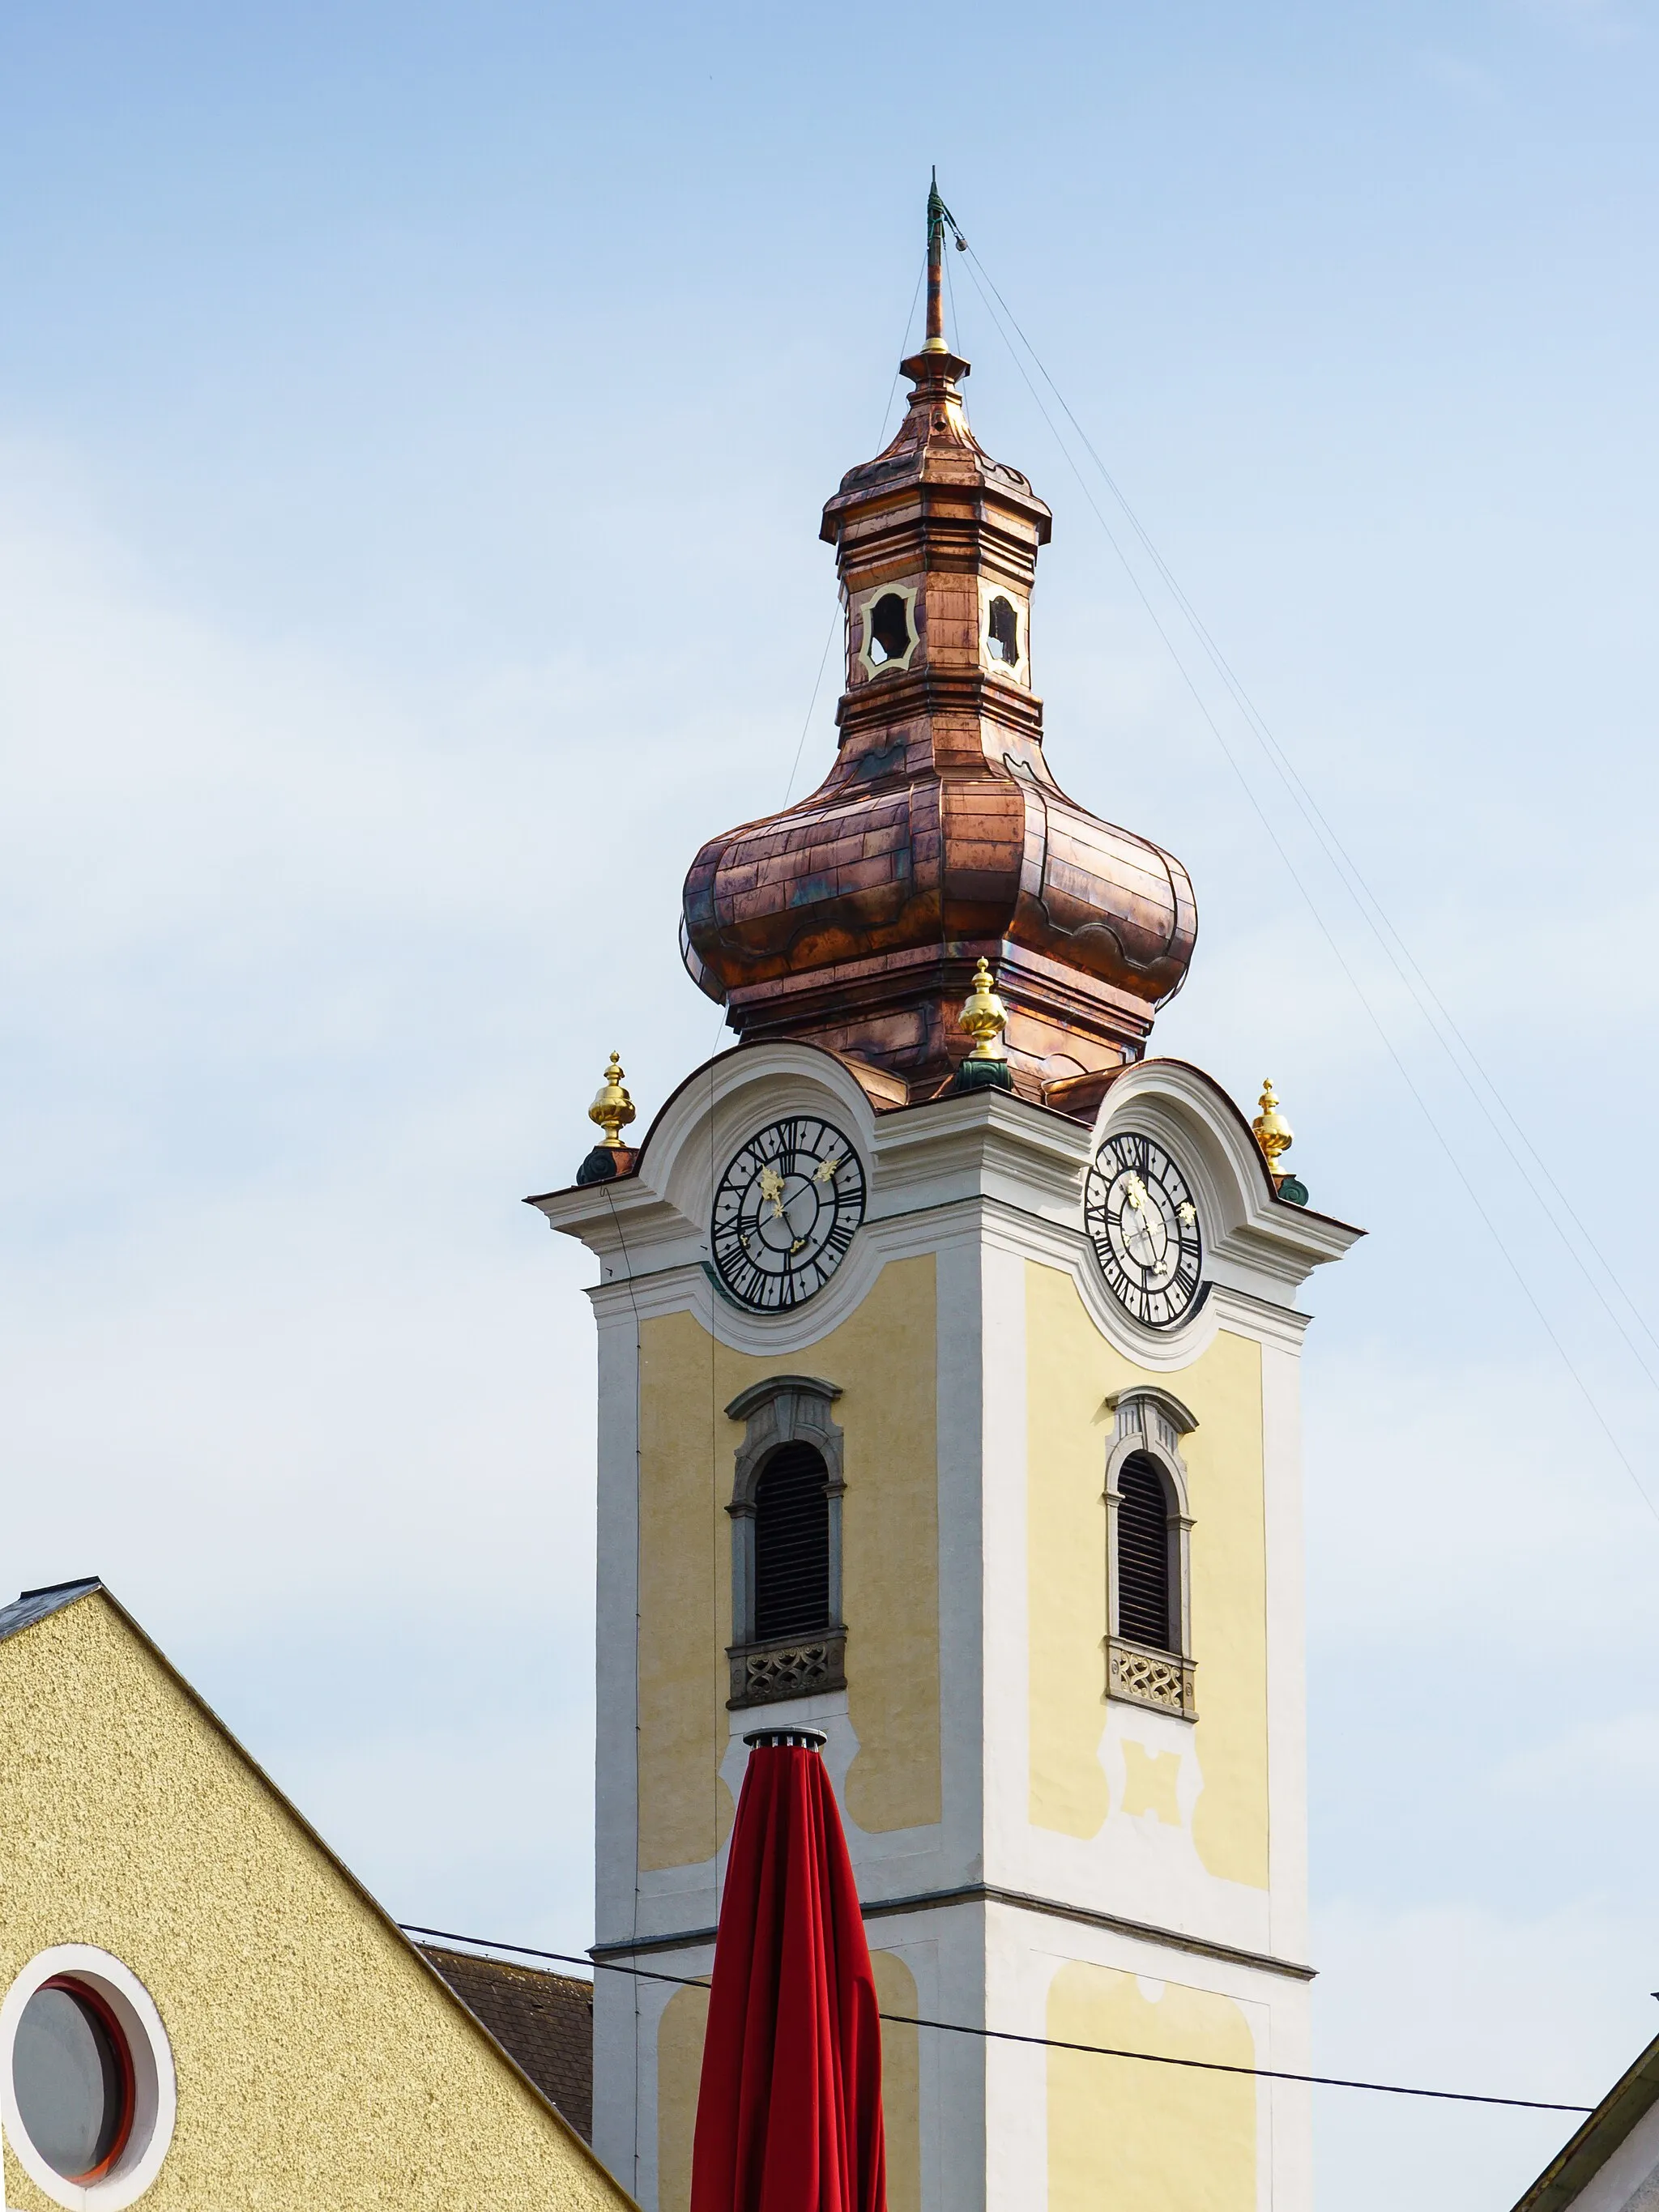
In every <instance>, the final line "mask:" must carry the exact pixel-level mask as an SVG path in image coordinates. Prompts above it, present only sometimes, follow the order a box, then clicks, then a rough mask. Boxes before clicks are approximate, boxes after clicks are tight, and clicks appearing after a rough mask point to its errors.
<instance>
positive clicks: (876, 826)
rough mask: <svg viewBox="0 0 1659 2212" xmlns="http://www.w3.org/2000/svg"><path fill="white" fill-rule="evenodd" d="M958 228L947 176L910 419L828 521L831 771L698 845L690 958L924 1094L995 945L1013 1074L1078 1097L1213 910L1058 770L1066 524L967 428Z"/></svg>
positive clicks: (950, 1067)
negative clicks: (1039, 580)
mask: <svg viewBox="0 0 1659 2212" xmlns="http://www.w3.org/2000/svg"><path fill="white" fill-rule="evenodd" d="M949 220H950V218H949V216H948V215H947V213H946V211H945V207H944V204H943V203H942V202H941V201H940V200H939V194H938V191H937V190H935V191H933V192H932V193H931V194H930V195H929V199H928V288H927V289H928V298H927V339H926V343H924V344H923V346H922V349H921V352H920V353H917V354H915V355H912V356H911V357H910V358H909V359H908V361H906V362H903V364H902V368H903V371H904V374H906V375H907V376H908V378H909V379H910V380H911V385H912V390H911V392H910V398H909V404H908V409H907V410H906V413H905V417H904V421H903V422H902V424H901V426H900V428H899V431H898V435H896V437H895V438H894V440H893V441H892V443H891V444H890V446H889V447H887V448H886V450H885V452H884V453H881V454H879V455H878V457H877V458H876V459H874V460H872V461H866V462H865V463H864V464H863V465H861V466H860V467H858V468H854V469H850V470H849V471H848V473H847V475H846V476H845V477H842V483H841V489H840V490H839V491H838V492H837V493H836V495H835V497H834V498H833V499H831V500H830V501H829V504H828V505H827V506H826V507H825V508H824V510H823V529H822V533H821V534H822V535H823V538H825V539H826V540H827V541H828V542H829V544H832V545H834V547H835V548H836V566H837V569H838V572H839V574H840V578H841V584H842V598H843V600H844V603H845V605H846V609H847V633H846V678H845V684H846V688H845V690H843V692H842V699H841V703H840V706H839V708H837V710H836V720H837V723H838V725H839V727H840V732H841V738H840V744H839V748H838V750H837V755H836V763H835V765H834V767H833V768H832V769H831V770H830V772H829V775H828V777H827V778H826V779H825V781H823V784H822V785H821V786H820V787H819V788H818V789H817V791H815V792H814V793H811V796H810V797H809V798H807V799H803V800H801V801H800V802H799V804H798V805H794V806H791V807H788V808H786V809H785V810H784V811H782V812H781V813H778V814H772V815H769V816H767V817H765V818H764V819H763V820H761V821H758V822H750V823H744V824H743V825H742V826H741V827H740V828H738V829H731V830H727V831H726V833H725V835H724V836H719V837H715V838H712V839H711V840H710V841H709V842H708V844H706V845H705V846H704V847H703V848H702V851H701V852H700V853H699V854H698V855H697V857H696V860H695V861H694V862H693V863H692V866H691V870H690V874H689V875H688V876H687V878H686V882H685V895H684V924H683V927H682V933H681V935H682V949H683V951H684V956H685V962H686V965H687V967H688V968H689V969H690V972H691V974H692V975H693V977H694V978H695V979H696V981H697V982H698V984H699V985H700V986H701V987H702V989H703V990H704V991H706V992H707V993H708V995H709V996H710V997H711V998H713V999H714V1000H718V1001H720V1003H721V1004H723V1005H724V1006H726V1018H727V1020H728V1021H729V1023H730V1024H731V1026H732V1028H733V1029H734V1030H737V1031H738V1035H739V1036H740V1037H741V1038H742V1039H743V1040H744V1042H752V1041H757V1040H759V1039H762V1038H773V1037H786V1036H789V1037H803V1038H810V1039H811V1040H812V1041H813V1042H817V1043H820V1044H823V1045H828V1046H829V1047H830V1048H832V1049H834V1050H836V1051H839V1052H841V1053H843V1054H847V1055H848V1057H850V1058H852V1059H853V1060H861V1061H867V1062H872V1063H874V1065H875V1066H878V1067H880V1068H883V1069H884V1070H886V1071H888V1073H889V1075H890V1077H891V1076H896V1077H897V1078H899V1079H901V1080H902V1083H903V1085H904V1086H905V1093H906V1095H907V1096H908V1097H910V1098H912V1099H916V1098H925V1097H933V1095H935V1093H937V1092H938V1091H940V1090H942V1089H943V1088H944V1087H945V1085H946V1084H948V1083H949V1082H950V1081H951V1078H952V1074H953V1071H954V1069H955V1066H956V1065H957V1062H958V1061H959V1060H962V1059H963V1058H964V1057H965V1056H966V1055H967V1054H968V1053H969V1050H970V1049H971V1040H970V1039H969V1037H968V1036H966V1034H965V1033H964V1032H963V1029H962V1026H961V1024H960V1021H959V1018H958V1012H959V1009H960V1007H961V1006H962V1004H963V999H964V997H965V996H966V995H967V994H969V993H970V991H971V989H972V986H973V979H974V975H975V968H976V964H977V963H978V962H979V961H980V960H981V959H986V960H988V961H989V962H990V963H991V966H992V967H993V969H994V971H995V975H996V981H997V990H998V992H999V994H1000V996H1001V998H1002V1000H1003V1001H1004V1002H1005V1004H1006V1009H1007V1017H1008V1019H1007V1027H1006V1032H1005V1044H1006V1053H1007V1058H1008V1064H1009V1072H1010V1075H1011V1077H1012V1082H1013V1085H1014V1087H1015V1088H1016V1089H1017V1090H1018V1091H1021V1092H1022V1093H1023V1094H1024V1095H1025V1096H1027V1097H1045V1098H1049V1099H1051V1100H1052V1103H1055V1104H1064V1103H1074V1104H1076V1105H1078V1106H1079V1109H1081V1108H1082V1107H1083V1106H1085V1105H1086V1104H1087V1103H1089V1101H1090V1100H1091V1097H1093V1096H1095V1095H1097V1093H1098V1091H1099V1090H1100V1088H1101V1085H1102V1083H1103V1080H1105V1079H1108V1078H1109V1076H1110V1074H1111V1073H1114V1072H1115V1070H1116V1069H1117V1068H1119V1067H1120V1066H1122V1065H1123V1064H1124V1063H1125V1062H1126V1061H1127V1060H1134V1059H1138V1058H1139V1056H1140V1054H1141V1053H1142V1051H1143V1050H1144V1049H1145V1044H1146V1036H1147V1034H1148V1032H1149V1030H1151V1028H1152V1017H1153V1015H1154V1013H1155V1012H1156V1011H1157V1009H1158V1006H1161V1005H1162V1004H1163V1003H1164V1000H1167V999H1168V998H1170V996H1171V995H1172V994H1174V993H1175V992H1176V990H1178V989H1179V988H1180V987H1181V984H1182V981H1183V980H1184V979H1185V976H1186V972H1187V965H1188V961H1189V960H1190V958H1191V957H1192V951H1193V943H1194V936H1195V934H1196V930H1197V910H1196V908H1195V907H1194V901H1193V890H1192V884H1191V883H1190V881H1189V879H1188V875H1187V872H1186V870H1185V869H1184V868H1183V867H1182V865H1181V863H1180V861H1179V860H1176V859H1174V858H1173V856H1172V855H1171V854H1168V853H1166V852H1164V850H1163V849H1162V848H1160V847H1159V846H1158V845H1155V844H1153V843H1152V842H1151V840H1150V839H1148V838H1145V837H1141V836H1137V835H1136V834H1135V833H1134V832H1133V831H1132V830H1128V829H1118V828H1116V827H1115V826H1114V825H1113V824H1112V823H1109V822H1103V821H1102V820H1100V819H1099V818H1098V817H1097V816H1095V815H1093V814H1091V813H1090V812H1088V811H1087V810H1086V809H1085V808H1084V807H1082V806H1080V805H1078V803H1077V802H1076V800H1074V799H1071V798H1070V797H1068V796H1067V794H1066V793H1065V792H1064V791H1062V790H1061V789H1060V786H1059V785H1058V784H1057V783H1056V782H1055V781H1054V776H1053V775H1052V773H1051V772H1050V769H1049V768H1048V761H1047V758H1046V757H1045V754H1044V750H1043V739H1042V701H1041V700H1040V699H1039V698H1038V697H1037V696H1036V693H1035V692H1034V691H1033V690H1032V689H1031V678H1030V606H1031V591H1032V586H1033V583H1034V581H1035V578H1036V556H1037V551H1038V549H1039V548H1040V547H1041V546H1042V545H1044V544H1047V543H1048V532H1049V513H1048V508H1047V507H1045V506H1044V505H1043V503H1042V501H1041V500H1040V499H1039V498H1038V497H1037V496H1036V493H1035V492H1034V491H1033V490H1032V489H1031V487H1030V483H1029V482H1028V481H1027V479H1026V478H1025V477H1023V476H1022V475H1021V474H1020V473H1019V471H1018V470H1017V469H1012V468H1010V467H1008V466H1007V465H1006V464H1005V463H1002V462H1000V461H994V460H993V459H991V457H990V455H989V454H988V453H986V452H985V450H984V448H983V447H981V445H980V443H979V441H978V440H977V439H976V438H975V436H974V434H973V432H972V430H971V429H970V428H969V424H968V416H967V410H966V408H965V406H964V405H963V398H962V392H961V383H962V380H963V378H964V377H965V376H966V375H967V374H968V368H969V364H968V363H967V362H965V361H963V359H961V358H960V356H957V355H956V354H954V353H952V352H951V349H950V348H949V346H948V345H947V344H946V343H945V331H944V316H943V313H942V304H941V299H940V264H941V262H942V258H943V246H944V239H945V224H946V222H948V221H949ZM887 1087H888V1086H884V1089H886V1088H887Z"/></svg>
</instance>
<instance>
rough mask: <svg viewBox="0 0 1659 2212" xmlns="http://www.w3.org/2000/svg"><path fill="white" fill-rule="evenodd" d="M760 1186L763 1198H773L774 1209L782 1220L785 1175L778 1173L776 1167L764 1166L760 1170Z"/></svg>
mask: <svg viewBox="0 0 1659 2212" xmlns="http://www.w3.org/2000/svg"><path fill="white" fill-rule="evenodd" d="M760 1187H761V1196H762V1197H763V1198H769V1199H770V1200H771V1201H772V1211H773V1212H774V1213H775V1215H776V1216H777V1218H779V1219H780V1220H781V1219H782V1218H783V1177H782V1176H781V1175H780V1174H779V1173H778V1171H777V1170H776V1169H775V1168H763V1169H762V1170H761V1171H760Z"/></svg>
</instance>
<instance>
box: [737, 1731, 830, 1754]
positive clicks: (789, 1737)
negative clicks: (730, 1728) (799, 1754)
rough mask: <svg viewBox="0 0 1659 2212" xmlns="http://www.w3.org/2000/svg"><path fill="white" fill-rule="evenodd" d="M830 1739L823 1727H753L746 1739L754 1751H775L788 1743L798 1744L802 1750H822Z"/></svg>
mask: <svg viewBox="0 0 1659 2212" xmlns="http://www.w3.org/2000/svg"><path fill="white" fill-rule="evenodd" d="M744 1742H745V1743H746V1744H747V1745H749V1747H750V1749H751V1750H754V1751H773V1750H779V1749H781V1748H783V1747H786V1746H787V1745H792V1744H793V1745H798V1746H799V1748H800V1749H801V1750H802V1751H822V1750H823V1747H824V1745H825V1744H826V1743H828V1742H829V1737H828V1736H827V1735H825V1734H824V1732H823V1729H815V1728H799V1727H797V1728H764V1729H750V1731H749V1734H748V1735H746V1736H744Z"/></svg>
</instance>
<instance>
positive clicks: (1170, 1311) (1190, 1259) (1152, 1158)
mask: <svg viewBox="0 0 1659 2212" xmlns="http://www.w3.org/2000/svg"><path fill="white" fill-rule="evenodd" d="M1083 1223H1084V1226H1085V1229H1086V1230H1087V1231H1088V1232H1089V1238H1090V1242H1091V1243H1092V1244H1093V1246H1094V1248H1095V1257H1096V1258H1097V1260H1098V1261H1099V1262H1100V1272H1101V1273H1102V1274H1103V1275H1104V1276H1105V1278H1106V1285H1107V1288H1108V1289H1109V1291H1111V1293H1112V1296H1113V1297H1115V1299H1116V1300H1117V1302H1118V1304H1120V1305H1121V1307H1122V1308H1123V1310H1124V1311H1125V1313H1127V1314H1132V1315H1133V1316H1134V1318H1135V1320H1136V1321H1138V1322H1144V1323H1145V1324H1146V1327H1147V1328H1174V1326H1175V1324H1176V1322H1178V1321H1182V1320H1183V1319H1184V1318H1185V1317H1186V1316H1187V1315H1188V1313H1189V1312H1190V1311H1191V1310H1192V1306H1193V1302H1194V1299H1195V1298H1196V1297H1197V1296H1198V1284H1199V1269H1200V1266H1201V1264H1202V1261H1203V1243H1202V1240H1201V1239H1200V1235H1199V1226H1198V1206H1197V1204H1196V1202H1195V1201H1194V1197H1193V1194H1192V1191H1191V1189H1190V1188H1189V1187H1188V1182H1187V1178H1186V1176H1184V1175H1182V1171H1181V1170H1180V1168H1179V1167H1178V1166H1177V1165H1176V1162H1175V1160H1174V1159H1173V1158H1171V1157H1170V1152H1169V1151H1168V1150H1167V1148H1166V1147H1165V1146H1163V1145H1161V1144H1159V1142H1158V1139H1157V1138H1155V1137H1144V1136H1142V1135H1140V1134H1139V1132H1137V1131H1135V1130H1133V1129H1121V1130H1119V1131H1117V1132H1116V1133H1114V1134H1113V1135H1112V1136H1109V1137H1108V1138H1107V1139H1106V1140H1105V1142H1104V1143H1103V1145H1102V1146H1101V1147H1100V1150H1099V1151H1098V1152H1097V1153H1096V1154H1095V1158H1094V1165H1093V1166H1092V1167H1091V1169H1090V1170H1089V1176H1088V1180H1087V1182H1085V1185H1084V1188H1083Z"/></svg>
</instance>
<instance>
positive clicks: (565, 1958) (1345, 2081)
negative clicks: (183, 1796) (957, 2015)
mask: <svg viewBox="0 0 1659 2212" xmlns="http://www.w3.org/2000/svg"><path fill="white" fill-rule="evenodd" d="M398 1926H399V1927H400V1928H401V1929H403V1932H404V1935H405V1936H437V1937H438V1938H439V1939H440V1940H441V1942H446V1943H471V1944H473V1945H475V1946H476V1947H477V1948H478V1949H479V1950H483V1951H512V1952H514V1953H517V1954H520V1956H522V1957H524V1958H526V1959H553V1960H557V1961H558V1963H559V1964H560V1965H561V1966H586V1967H587V1968H588V1969H589V1971H590V1972H599V1973H603V1974H631V1975H633V1976H634V1977H635V1979H636V1980H639V1981H643V1982H671V1983H672V1984H674V1985H675V1987H676V1988H678V1989H682V1990H706V1989H707V1988H708V1986H709V1983H708V1977H707V1976H706V1975H701V1976H699V1975H691V1974H665V1973H662V1972H659V1971H658V1970H657V1969H656V1968H654V1967H651V1966H622V1965H620V1964H618V1963H617V1962H616V1961H614V1960H610V1959H594V1958H589V1957H578V1956H577V1955H576V1954H574V1952H570V1951H538V1950H537V1949H536V1948H535V1947H534V1946H533V1945H532V1944H529V1943H500V1942H496V1941H495V1939H494V1938H493V1937H492V1936H458V1935H456V1934H455V1932H454V1930H453V1929H447V1928H420V1927H417V1926H416V1924H415V1923H413V1922H412V1921H407V1920H403V1921H399V1922H398ZM878 2017H879V2018H880V2019H882V2020H884V2021H889V2022H890V2023H891V2024H892V2025H893V2026H894V2027H929V2028H933V2029H934V2030H936V2031H937V2032H938V2033H940V2034H943V2035H971V2036H976V2037H977V2038H979V2039H980V2040H981V2042H987V2043H1024V2044H1030V2045H1033V2046H1034V2047H1035V2048H1036V2049H1037V2050H1040V2051H1080V2052H1082V2053H1083V2054H1084V2055H1085V2056H1086V2057H1091V2058H1128V2059H1133V2061H1135V2062H1136V2063H1139V2064H1140V2065H1145V2066H1183V2067H1187V2068H1188V2069H1191V2070H1193V2071H1194V2072H1196V2073H1200V2074H1243V2075H1251V2076H1253V2077H1254V2078H1255V2080H1257V2081H1300V2082H1303V2083H1304V2084H1306V2085H1308V2086H1310V2087H1313V2088H1316V2089H1369V2090H1371V2091H1373V2092H1374V2093H1376V2095H1378V2096H1381V2097H1432V2098H1434V2099H1435V2100H1437V2101H1438V2102H1440V2103H1443V2104H1452V2105H1502V2106H1506V2107H1507V2108H1508V2109H1509V2110H1510V2111H1514V2112H1577V2113H1581V2114H1582V2113H1584V2112H1594V2111H1595V2106H1593V2105H1558V2104H1553V2103H1547V2102H1546V2101H1544V2100H1542V2099H1541V2098H1537V2097H1486V2096H1481V2095H1479V2094H1477V2093H1475V2092H1474V2090H1470V2089H1419V2088H1410V2087H1406V2086H1405V2085H1403V2084H1402V2083H1401V2082H1398V2081H1352V2080H1350V2079H1349V2078H1348V2077H1347V2076H1346V2075H1340V2074H1293V2073H1291V2071H1290V2070H1289V2069H1286V2068H1285V2067H1280V2066H1228V2065H1225V2064H1224V2063H1222V2062H1221V2061H1220V2060H1219V2059H1216V2058H1176V2057H1172V2056H1170V2053H1168V2052H1167V2051H1122V2050H1119V2049H1118V2048H1117V2047H1116V2046H1115V2045H1112V2044H1107V2043H1068V2042H1065V2041H1063V2040H1061V2039H1060V2038H1059V2037H1056V2036H1052V2035H1021V2034H1018V2033H1016V2032H1015V2030H1013V2029H1012V2028H1007V2027H968V2026H966V2025H965V2024H964V2023H963V2021H955V2020H927V2019H925V2018H923V2017H921V2015H917V2014H913V2013H904V2012H884V2013H882V2014H880V2015H878Z"/></svg>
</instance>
